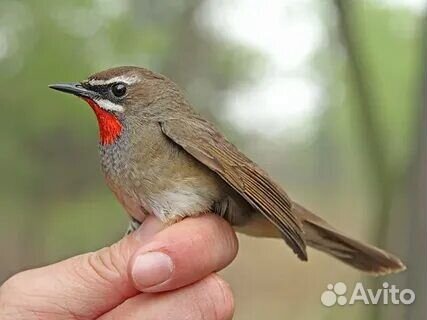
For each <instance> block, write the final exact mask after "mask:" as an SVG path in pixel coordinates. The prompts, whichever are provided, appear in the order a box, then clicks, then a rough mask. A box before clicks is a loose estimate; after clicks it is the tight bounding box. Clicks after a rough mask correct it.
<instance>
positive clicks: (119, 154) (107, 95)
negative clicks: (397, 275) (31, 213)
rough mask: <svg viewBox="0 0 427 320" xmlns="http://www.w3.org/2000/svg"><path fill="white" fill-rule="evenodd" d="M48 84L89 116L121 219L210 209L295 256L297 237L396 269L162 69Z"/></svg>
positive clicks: (137, 220)
mask: <svg viewBox="0 0 427 320" xmlns="http://www.w3.org/2000/svg"><path fill="white" fill-rule="evenodd" d="M50 88H52V89H55V90H59V91H62V92H66V93H71V94H73V95H76V96H78V97H80V98H82V99H84V100H85V101H86V102H87V103H88V104H89V105H90V107H91V108H92V109H93V111H94V112H95V115H96V118H97V120H98V125H99V138H100V141H99V150H100V158H101V167H102V170H103V172H104V175H105V178H106V182H107V184H108V186H109V187H110V189H111V190H112V191H113V193H114V194H115V195H116V197H117V199H118V200H119V201H120V203H121V204H122V205H123V207H124V208H125V210H126V211H127V213H128V214H129V216H130V218H131V223H130V225H129V228H128V232H132V231H133V230H135V229H136V228H137V227H138V226H139V225H140V224H141V223H142V221H143V220H144V217H146V216H147V215H155V216H156V217H158V218H159V219H160V220H161V221H162V222H163V223H165V224H172V223H175V222H178V221H180V220H182V219H183V218H185V217H190V216H196V215H200V214H203V213H207V212H213V213H215V214H218V215H220V216H221V217H223V218H224V219H226V220H227V221H228V222H229V223H230V224H231V225H233V226H234V227H235V229H236V230H237V231H240V232H243V233H246V234H249V235H253V236H259V237H279V238H283V239H284V240H285V241H286V243H287V244H288V245H289V246H290V247H291V248H292V250H293V251H294V253H295V254H296V255H297V256H298V257H299V258H300V259H301V260H307V252H306V245H308V246H311V247H313V248H315V249H318V250H320V251H324V252H326V253H328V254H330V255H332V256H334V257H335V258H337V259H339V260H341V261H343V262H345V263H347V264H349V265H351V266H353V267H355V268H358V269H360V270H363V271H366V272H369V273H373V274H387V273H391V272H398V271H401V270H403V269H405V266H404V264H403V263H402V262H401V261H400V260H399V259H398V258H397V257H395V256H393V255H391V254H390V253H387V252H385V251H383V250H381V249H378V248H376V247H374V246H371V245H368V244H365V243H362V242H360V241H357V240H354V239H352V238H350V237H348V236H346V235H344V234H343V233H341V232H340V231H337V230H336V229H334V228H333V227H332V226H331V225H329V224H328V223H327V222H325V221H324V220H322V219H321V218H319V217H318V216H316V215H314V214H313V213H312V212H310V211H309V210H307V209H305V208H304V207H303V206H301V205H299V204H298V203H296V202H295V201H293V200H291V198H290V197H289V196H288V195H287V194H286V192H285V191H284V190H283V189H282V188H281V187H280V185H279V184H278V183H276V182H275V181H274V180H273V179H272V178H271V177H270V176H269V175H268V174H267V173H266V172H265V171H264V170H262V169H261V168H260V167H259V166H258V165H257V164H256V163H254V162H253V161H252V160H250V159H249V158H248V157H247V156H245V155H244V154H243V153H242V152H241V151H239V150H238V149H237V148H236V147H235V146H234V145H233V144H232V143H230V142H229V141H228V140H227V139H226V138H225V137H224V135H223V134H221V132H220V131H219V130H218V129H216V128H215V127H214V125H213V124H211V123H210V122H208V121H206V120H205V119H204V118H203V117H202V116H200V115H199V114H198V113H197V112H196V111H195V110H194V109H193V107H192V106H191V105H190V103H189V102H188V101H187V100H186V98H185V97H184V95H183V93H182V92H181V90H180V89H179V88H178V86H177V85H176V84H175V83H174V82H172V81H171V80H169V79H168V78H167V77H165V76H163V75H161V74H158V73H155V72H152V71H150V70H148V69H145V68H139V67H129V66H126V67H117V68H112V69H109V70H106V71H102V72H99V73H96V74H94V75H92V76H90V77H89V78H88V79H87V80H84V81H82V82H79V83H62V84H53V85H50Z"/></svg>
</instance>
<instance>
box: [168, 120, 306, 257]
mask: <svg viewBox="0 0 427 320" xmlns="http://www.w3.org/2000/svg"><path fill="white" fill-rule="evenodd" d="M160 124H161V127H162V130H163V133H164V134H165V135H166V136H168V137H169V138H170V139H172V140H173V141H174V142H175V143H176V144H178V145H180V146H181V147H182V148H183V149H184V150H185V151H187V152H188V153H189V154H191V155H192V156H193V157H194V158H196V159H197V160H198V161H200V162H202V163H203V164H204V165H206V166H207V167H209V168H210V169H211V170H213V171H214V172H216V173H217V174H218V175H219V176H220V177H221V178H222V179H223V180H224V181H225V182H226V183H227V184H228V185H230V186H231V187H232V188H233V189H234V190H236V191H237V192H238V193H239V194H240V195H241V196H242V197H243V198H244V199H245V200H246V201H248V203H249V204H250V205H251V206H252V207H254V208H255V209H256V210H258V211H259V212H261V213H262V214H263V215H264V216H265V217H266V218H267V219H268V220H270V221H271V223H273V224H274V225H275V226H276V227H277V228H278V229H279V230H280V231H281V233H282V234H283V237H284V239H285V241H286V243H287V244H288V245H289V246H290V247H291V248H292V250H293V251H294V252H295V253H296V254H297V255H298V257H299V258H300V259H302V260H307V253H306V250H305V242H304V238H303V236H302V234H303V231H302V227H301V224H300V222H299V221H298V220H297V219H296V217H295V216H294V214H293V213H292V201H291V200H290V199H289V197H288V196H287V195H286V193H285V191H283V190H282V189H281V188H280V187H279V186H278V185H277V184H276V183H274V182H273V181H272V180H271V179H270V178H269V177H268V175H267V174H266V173H265V172H264V171H262V170H261V169H260V168H259V167H258V166H257V165H256V164H255V163H253V162H252V161H251V160H250V159H248V158H247V157H246V156H245V155H244V154H243V153H241V152H240V151H239V150H238V149H237V148H236V147H235V146H234V145H232V144H231V143H230V142H228V141H227V140H226V139H225V137H224V136H222V135H221V134H220V133H219V132H218V131H217V130H216V129H215V128H214V127H213V125H212V124H210V123H209V122H207V121H206V120H204V119H201V118H198V117H197V116H193V117H190V118H186V119H185V122H184V121H183V120H180V119H171V120H167V121H163V122H161V123H160Z"/></svg>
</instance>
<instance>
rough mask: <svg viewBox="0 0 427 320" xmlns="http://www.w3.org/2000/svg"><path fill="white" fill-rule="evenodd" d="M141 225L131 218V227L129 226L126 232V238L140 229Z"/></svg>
mask: <svg viewBox="0 0 427 320" xmlns="http://www.w3.org/2000/svg"><path fill="white" fill-rule="evenodd" d="M140 225H141V222H139V221H138V220H136V219H135V218H131V220H130V222H129V226H128V228H127V230H126V233H125V236H127V235H128V234H131V233H132V232H134V231H135V230H136V229H138V228H139V226H140Z"/></svg>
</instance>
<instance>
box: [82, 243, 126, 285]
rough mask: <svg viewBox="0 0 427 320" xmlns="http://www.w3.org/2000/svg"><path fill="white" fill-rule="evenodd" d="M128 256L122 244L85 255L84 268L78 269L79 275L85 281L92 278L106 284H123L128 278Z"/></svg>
mask: <svg viewBox="0 0 427 320" xmlns="http://www.w3.org/2000/svg"><path fill="white" fill-rule="evenodd" d="M128 256H129V254H128V253H126V252H124V250H123V248H122V246H121V244H120V243H117V244H114V245H112V246H110V247H107V248H103V249H101V250H99V251H97V252H93V253H90V254H87V255H85V258H84V259H85V263H84V264H83V268H77V273H79V275H80V276H82V277H83V278H85V280H88V279H87V278H90V279H92V280H95V281H97V282H105V283H106V284H114V283H121V282H123V280H124V279H125V278H127V277H128V275H127V261H128V258H127V257H128Z"/></svg>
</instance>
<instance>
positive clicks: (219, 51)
mask: <svg viewBox="0 0 427 320" xmlns="http://www.w3.org/2000/svg"><path fill="white" fill-rule="evenodd" d="M426 9H427V1H425V0H381V1H380V0H375V1H374V0H369V1H368V0H364V1H362V0H360V1H351V0H347V1H345V0H341V1H340V0H336V1H332V0H330V1H315V0H270V1H268V2H266V1H265V2H261V1H257V0H240V1H229V0H228V1H227V0H177V1H155V0H151V1H150V0H144V1H137V0H133V1H132V0H122V1H114V0H93V1H83V0H80V1H55V0H40V1H18V0H0V108H1V117H0V177H1V179H0V283H2V282H3V281H4V280H5V279H6V278H7V277H9V276H10V275H12V274H14V273H16V272H18V271H20V270H24V269H26V268H30V267H34V266H40V265H43V264H47V263H52V262H54V261H58V260H60V259H64V258H66V257H69V256H71V255H75V254H77V253H82V252H86V251H90V250H96V249H98V248H100V247H102V246H105V245H108V244H110V243H113V242H115V241H117V240H118V239H119V238H120V237H121V236H122V235H123V232H124V230H125V228H126V225H127V219H126V216H125V214H124V210H123V209H122V208H121V207H120V205H119V204H118V203H117V201H116V200H115V198H114V196H113V195H112V194H111V193H110V191H109V190H108V189H107V187H106V185H105V184H104V181H103V176H102V174H101V172H100V169H99V163H98V150H97V139H98V133H97V124H96V121H95V117H94V115H93V114H92V111H91V110H90V108H88V107H87V106H86V105H85V104H84V103H83V102H80V101H78V100H76V99H74V98H72V97H68V96H64V95H61V94H57V93H55V92H53V91H50V90H49V89H48V88H47V85H48V84H50V83H55V82H60V81H76V80H82V79H85V78H86V77H87V76H88V75H90V74H91V73H94V72H96V71H99V70H102V69H105V68H109V67H112V66H117V65H129V64H130V65H140V66H146V67H148V68H150V69H153V70H155V71H158V72H160V73H163V74H165V75H167V76H168V77H170V78H171V79H173V80H174V81H176V82H177V83H178V84H179V85H180V87H182V88H183V89H184V90H185V92H186V94H187V96H188V98H189V100H190V101H191V102H192V103H193V105H194V106H196V107H197V108H198V110H199V111H200V112H201V113H202V114H204V115H206V117H209V118H210V119H211V120H212V121H214V122H215V123H216V124H217V125H218V127H220V128H221V129H222V130H223V131H224V132H225V133H226V134H227V136H228V137H229V138H230V139H231V140H232V141H233V142H234V143H236V144H237V145H238V146H239V147H240V148H241V149H242V150H243V151H245V152H246V153H247V154H248V155H249V156H250V157H251V158H253V159H254V160H255V161H256V162H258V163H259V164H260V165H262V166H263V167H264V168H265V169H267V171H269V172H270V173H271V175H272V176H274V177H275V178H276V179H277V180H278V181H279V182H280V183H281V184H282V185H283V186H284V187H285V188H286V190H287V191H288V192H289V194H290V195H291V196H292V197H293V198H294V199H296V200H298V201H299V202H302V203H304V204H306V205H307V207H309V208H311V209H313V210H314V211H315V212H317V213H319V214H320V215H321V216H323V217H324V218H326V219H327V220H328V221H330V222H331V223H332V224H333V225H335V226H337V227H339V228H340V229H344V230H347V231H348V234H350V235H352V236H355V237H357V238H360V239H364V240H369V241H370V242H371V243H374V244H377V245H380V246H382V247H384V248H387V249H388V250H389V251H391V252H393V253H395V254H397V255H399V256H400V257H402V259H403V260H404V261H405V262H406V264H407V266H408V270H407V271H406V272H404V273H402V274H399V275H392V276H388V277H384V278H379V279H377V280H373V279H372V278H369V277H366V276H364V275H362V274H360V273H359V272H358V271H355V270H353V269H351V268H349V267H347V266H345V265H343V264H341V263H339V262H338V261H336V260H333V259H331V258H329V257H327V256H325V255H323V254H319V253H317V252H314V251H310V252H309V254H310V261H309V262H308V263H301V262H299V261H297V259H296V258H295V256H293V254H291V252H290V250H288V248H287V247H286V246H285V245H284V243H282V242H281V241H279V240H259V239H257V240H255V239H252V238H249V237H246V236H239V238H240V243H241V249H240V253H239V256H238V258H237V259H236V261H235V262H234V263H233V264H232V265H231V266H230V267H229V268H227V269H226V270H225V271H224V272H223V276H224V277H225V279H226V280H227V281H229V282H230V283H231V285H232V287H233V289H234V292H235V295H236V304H237V310H236V315H235V319H238V320H242V319H341V318H342V317H344V316H345V317H346V319H350V320H351V319H425V318H426V310H425V305H426V302H427V301H426V300H427V298H426V287H427V278H426V273H427V266H426V259H427V258H426V252H427V249H426V245H427V239H426V237H427V231H426V212H427V208H426V207H427V202H426V194H427V186H426V181H427V176H426V175H427V158H426V148H427V128H426V126H427V118H426V117H427V103H426V99H427V95H426V92H427V69H426V63H425V62H426V57H427V20H426ZM267 248H268V249H267ZM338 281H342V282H345V283H346V284H347V285H348V286H352V285H353V284H354V283H355V282H357V281H361V282H363V283H364V285H365V287H369V288H377V287H380V286H381V284H382V282H383V281H388V282H389V283H392V284H396V285H398V286H399V287H400V288H410V289H412V290H414V291H415V293H416V295H417V299H416V302H415V303H414V304H413V305H411V306H391V305H388V306H383V307H380V306H363V305H362V306H361V305H360V304H358V305H357V306H356V305H355V306H336V307H332V308H326V307H324V306H322V305H321V303H320V295H321V293H322V292H323V291H324V290H325V289H326V286H327V284H329V283H335V282H338Z"/></svg>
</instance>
